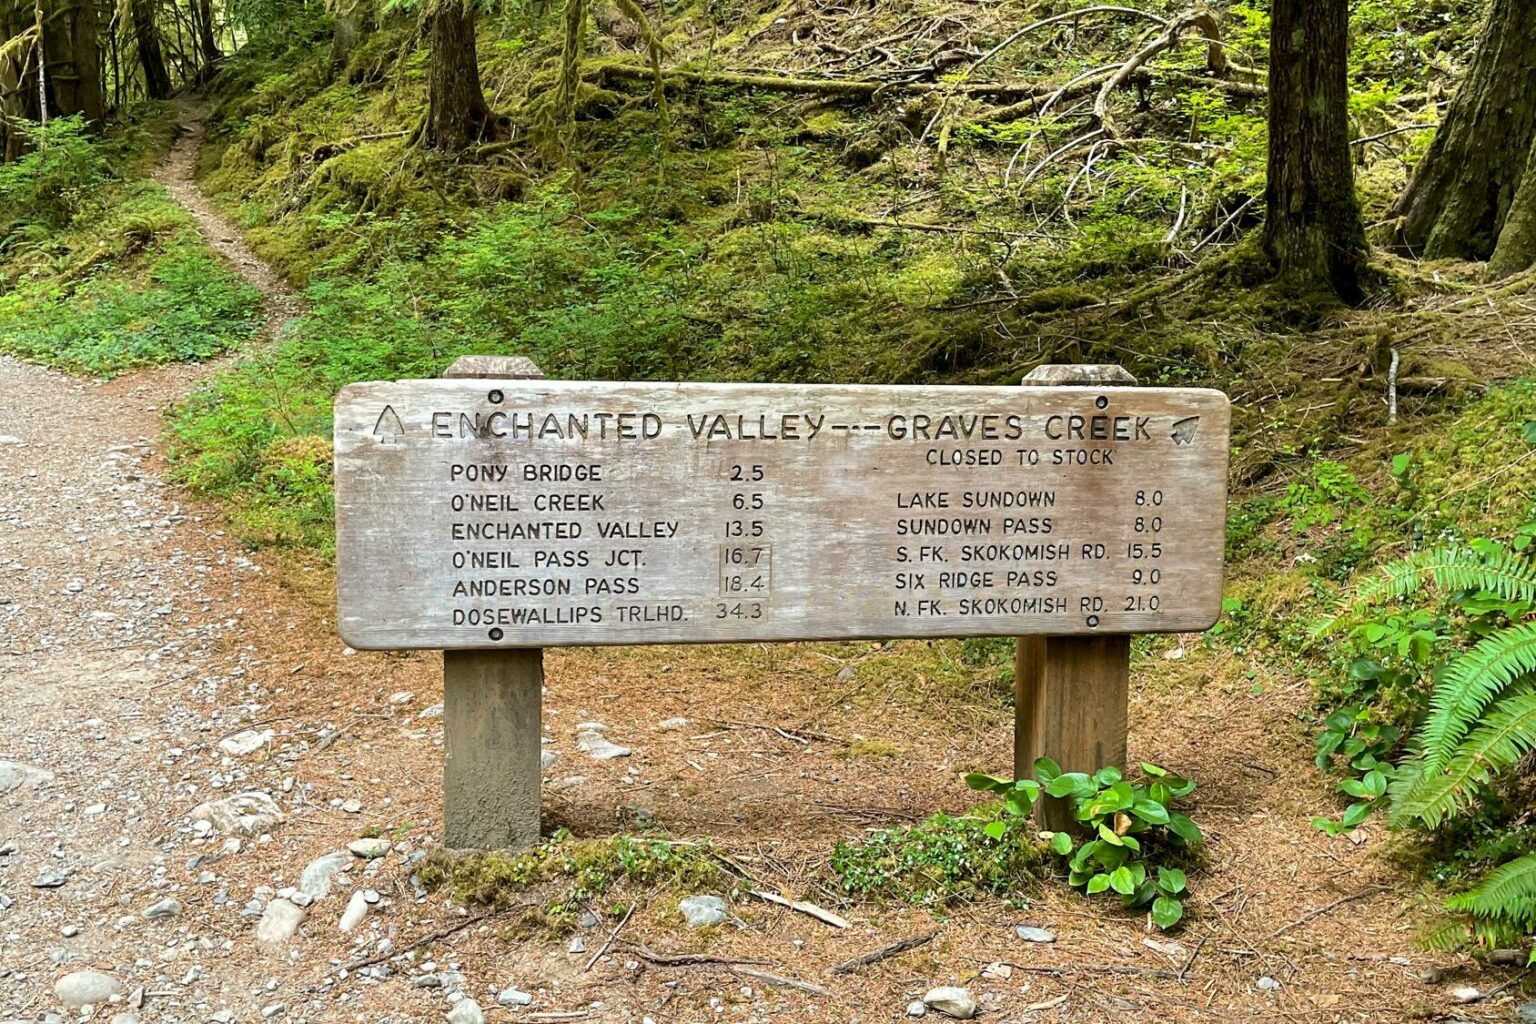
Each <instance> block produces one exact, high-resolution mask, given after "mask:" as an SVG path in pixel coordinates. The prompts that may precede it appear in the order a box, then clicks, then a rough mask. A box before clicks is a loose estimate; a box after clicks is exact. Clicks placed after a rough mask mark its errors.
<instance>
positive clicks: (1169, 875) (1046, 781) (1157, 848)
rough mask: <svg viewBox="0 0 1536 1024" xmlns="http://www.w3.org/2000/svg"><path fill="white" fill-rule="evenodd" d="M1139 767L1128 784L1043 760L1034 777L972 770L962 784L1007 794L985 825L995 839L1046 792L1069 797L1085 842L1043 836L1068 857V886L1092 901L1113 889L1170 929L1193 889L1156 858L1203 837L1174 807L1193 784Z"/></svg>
mask: <svg viewBox="0 0 1536 1024" xmlns="http://www.w3.org/2000/svg"><path fill="white" fill-rule="evenodd" d="M1141 770H1142V772H1143V778H1141V779H1140V780H1138V781H1136V782H1131V781H1128V780H1127V779H1126V778H1125V776H1124V774H1123V773H1122V772H1121V771H1120V769H1118V768H1114V767H1106V768H1100V769H1099V770H1098V771H1096V772H1094V773H1093V774H1092V775H1089V774H1087V773H1085V772H1063V771H1062V770H1061V766H1060V765H1059V764H1057V763H1056V762H1055V761H1053V760H1051V759H1050V758H1048V757H1042V758H1040V759H1039V760H1037V761H1036V762H1035V778H1034V779H1017V780H1013V779H1004V778H1000V777H998V776H995V775H987V774H983V773H980V772H973V773H972V774H970V775H967V776H966V777H965V781H966V784H967V785H968V786H970V787H971V788H972V789H974V790H978V791H981V792H991V793H996V794H998V795H999V796H1001V797H1002V810H1001V814H1000V817H999V818H998V819H997V820H995V821H993V822H989V823H988V824H987V825H986V826H985V831H986V832H987V834H988V835H989V836H992V837H993V838H997V839H1000V838H1002V836H1004V835H1005V834H1007V833H1008V832H1009V831H1010V829H1012V828H1013V827H1015V826H1018V825H1020V824H1021V823H1022V822H1023V821H1024V819H1025V818H1026V817H1027V816H1028V815H1029V813H1030V811H1031V810H1032V809H1033V807H1034V805H1035V803H1036V801H1037V800H1039V798H1040V795H1041V794H1042V793H1044V794H1046V795H1048V796H1053V797H1061V798H1064V799H1068V800H1070V801H1071V807H1072V815H1073V817H1074V818H1076V819H1077V820H1078V821H1079V822H1081V823H1082V825H1083V830H1084V833H1085V835H1086V838H1080V837H1074V836H1073V834H1072V833H1070V832H1055V833H1045V835H1046V836H1047V837H1048V838H1049V840H1050V847H1051V850H1052V851H1053V852H1054V853H1056V854H1058V855H1059V856H1062V857H1065V858H1067V870H1068V881H1069V882H1070V883H1071V884H1072V885H1073V886H1074V887H1076V888H1081V889H1082V890H1083V891H1084V892H1086V893H1087V894H1088V895H1090V896H1094V895H1097V894H1098V893H1101V892H1106V891H1112V892H1114V893H1115V894H1117V895H1118V896H1119V897H1120V900H1121V902H1122V903H1123V904H1124V905H1125V906H1127V907H1149V912H1150V913H1151V915H1152V920H1153V922H1154V923H1156V924H1157V926H1158V927H1159V928H1164V929H1167V928H1172V927H1173V926H1174V925H1176V924H1178V923H1179V921H1180V920H1182V919H1183V917H1184V900H1185V898H1186V897H1187V896H1188V894H1189V884H1188V878H1187V877H1186V875H1185V873H1184V871H1183V870H1182V869H1180V868H1177V867H1174V866H1172V865H1168V864H1163V863H1159V861H1161V860H1162V859H1163V858H1165V857H1166V856H1168V855H1169V854H1173V853H1176V852H1177V851H1180V850H1183V849H1186V848H1188V847H1189V846H1191V845H1193V844H1195V843H1198V842H1200V840H1201V839H1202V838H1203V836H1202V835H1201V832H1200V827H1199V826H1198V825H1196V824H1195V823H1194V822H1193V821H1192V820H1190V818H1189V816H1188V815H1185V814H1182V813H1180V812H1179V811H1176V810H1174V809H1173V803H1174V801H1176V800H1178V799H1180V798H1181V797H1185V796H1188V795H1189V794H1190V793H1192V792H1194V789H1195V783H1194V782H1192V781H1190V780H1189V779H1186V778H1183V777H1182V776H1179V775H1175V774H1173V773H1172V772H1169V771H1168V770H1167V769H1165V768H1161V767H1159V766H1157V765H1155V764H1148V763H1146V762H1142V765H1141Z"/></svg>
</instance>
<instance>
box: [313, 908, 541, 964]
mask: <svg viewBox="0 0 1536 1024" xmlns="http://www.w3.org/2000/svg"><path fill="white" fill-rule="evenodd" d="M531 906H533V904H532V903H519V904H517V905H516V906H513V907H506V908H504V909H502V910H493V911H491V912H490V913H487V914H481V915H480V916H479V917H468V918H465V919H464V920H462V921H456V922H454V923H453V924H451V925H449V926H448V927H446V928H439V929H438V930H437V931H435V932H428V933H427V934H426V935H422V936H418V937H417V938H414V939H412V940H411V941H410V942H409V943H407V944H406V945H405V946H404V947H403V948H406V949H414V948H415V947H417V946H424V945H426V944H427V943H429V942H436V941H438V940H439V939H446V938H447V937H448V936H450V935H453V934H455V933H457V932H461V931H463V930H464V929H465V928H468V927H470V926H471V925H476V924H479V923H480V922H481V921H486V920H489V919H490V918H493V917H499V916H500V915H502V914H509V913H511V912H512V911H514V910H527V909H528V908H529V907H531ZM394 955H395V954H394V952H393V950H391V951H389V952H386V953H376V954H374V955H373V956H367V957H363V959H361V960H353V961H352V962H351V963H349V964H344V965H342V967H341V968H340V970H343V971H355V970H358V969H359V968H362V967H370V966H372V965H373V964H377V963H382V962H383V961H385V960H388V959H389V958H390V957H392V956H394Z"/></svg>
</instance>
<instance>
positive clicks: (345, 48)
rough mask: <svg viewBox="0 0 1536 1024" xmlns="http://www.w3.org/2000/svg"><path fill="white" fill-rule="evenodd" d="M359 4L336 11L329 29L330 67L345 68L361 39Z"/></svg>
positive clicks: (361, 28) (360, 5) (361, 24)
mask: <svg viewBox="0 0 1536 1024" xmlns="http://www.w3.org/2000/svg"><path fill="white" fill-rule="evenodd" d="M361 8H362V4H361V2H356V3H352V4H347V5H345V6H341V7H338V8H337V10H336V17H335V22H334V24H333V26H332V28H331V66H332V67H335V68H340V67H345V66H346V63H347V61H348V59H350V58H351V56H352V50H353V49H354V48H355V47H356V46H357V44H358V42H359V41H360V40H361V39H362V38H363V12H362V9H361Z"/></svg>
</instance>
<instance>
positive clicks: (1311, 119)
mask: <svg viewBox="0 0 1536 1024" xmlns="http://www.w3.org/2000/svg"><path fill="white" fill-rule="evenodd" d="M1348 56H1349V8H1348V6H1347V4H1346V0H1275V3H1274V7H1273V11H1272V14H1271V28H1270V56H1269V61H1270V63H1269V178H1268V182H1267V184H1266V186H1265V192H1264V201H1265V209H1266V214H1265V221H1264V250H1265V252H1266V253H1267V254H1268V255H1269V258H1270V261H1271V262H1272V263H1273V264H1274V266H1275V269H1276V271H1277V273H1278V275H1279V278H1280V280H1281V282H1282V283H1283V284H1286V285H1287V286H1289V287H1293V288H1295V289H1296V290H1299V291H1314V290H1317V289H1319V288H1324V289H1330V290H1332V291H1333V292H1334V293H1335V294H1336V295H1338V296H1339V297H1340V298H1342V299H1343V300H1345V301H1346V302H1358V301H1359V300H1360V298H1361V297H1362V292H1361V275H1362V271H1363V268H1364V266H1365V259H1366V252H1367V246H1366V241H1365V227H1364V225H1363V224H1362V223H1361V220H1360V205H1359V202H1358V200H1357V199H1356V198H1355V170H1354V163H1353V160H1352V158H1351V156H1350V151H1349V142H1350V139H1349V77H1348V66H1347V62H1348Z"/></svg>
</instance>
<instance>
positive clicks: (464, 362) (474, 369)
mask: <svg viewBox="0 0 1536 1024" xmlns="http://www.w3.org/2000/svg"><path fill="white" fill-rule="evenodd" d="M443 376H444V377H457V378H465V377H469V378H476V379H485V380H543V379H544V371H543V370H541V369H539V368H538V366H537V365H536V364H535V363H534V361H533V360H532V359H529V358H528V357H527V356H459V358H457V359H455V360H454V361H453V365H452V366H450V367H448V369H446V370H444V371H443Z"/></svg>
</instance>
